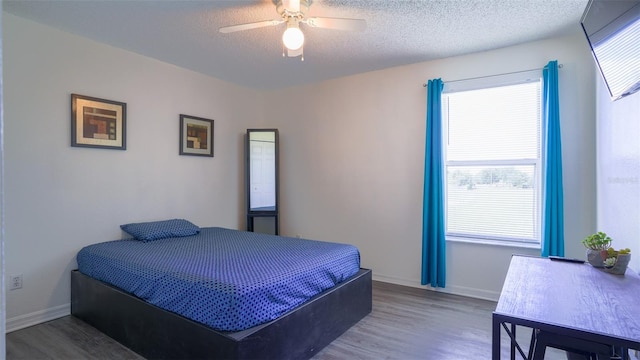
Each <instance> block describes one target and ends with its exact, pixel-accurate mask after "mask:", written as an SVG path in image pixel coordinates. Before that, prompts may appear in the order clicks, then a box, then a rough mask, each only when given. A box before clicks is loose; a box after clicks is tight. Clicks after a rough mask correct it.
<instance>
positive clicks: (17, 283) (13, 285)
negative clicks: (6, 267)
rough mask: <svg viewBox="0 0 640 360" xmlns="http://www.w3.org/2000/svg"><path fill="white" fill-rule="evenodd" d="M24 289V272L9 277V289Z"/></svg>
mask: <svg viewBox="0 0 640 360" xmlns="http://www.w3.org/2000/svg"><path fill="white" fill-rule="evenodd" d="M17 289H22V274H18V275H11V277H10V278H9V290H17Z"/></svg>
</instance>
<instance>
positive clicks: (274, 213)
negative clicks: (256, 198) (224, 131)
mask: <svg viewBox="0 0 640 360" xmlns="http://www.w3.org/2000/svg"><path fill="white" fill-rule="evenodd" d="M265 132H272V133H274V135H275V154H274V157H275V163H274V167H275V169H274V171H275V207H274V210H252V209H251V151H250V149H251V147H250V146H251V140H250V139H251V134H252V133H265ZM279 142H280V139H279V133H278V129H247V134H246V137H245V198H246V209H247V230H248V231H253V220H254V218H255V217H273V218H274V219H275V235H278V233H279V226H278V213H279V199H280V197H279V195H280V159H279V154H280V150H279Z"/></svg>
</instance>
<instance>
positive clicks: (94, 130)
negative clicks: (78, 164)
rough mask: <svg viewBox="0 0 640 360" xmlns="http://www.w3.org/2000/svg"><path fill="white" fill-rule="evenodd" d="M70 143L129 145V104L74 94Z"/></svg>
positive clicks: (108, 146)
mask: <svg viewBox="0 0 640 360" xmlns="http://www.w3.org/2000/svg"><path fill="white" fill-rule="evenodd" d="M71 146H73V147H90V148H101V149H114V150H126V149H127V104H126V103H123V102H120V101H113V100H105V99H100V98H96V97H91V96H84V95H79V94H71Z"/></svg>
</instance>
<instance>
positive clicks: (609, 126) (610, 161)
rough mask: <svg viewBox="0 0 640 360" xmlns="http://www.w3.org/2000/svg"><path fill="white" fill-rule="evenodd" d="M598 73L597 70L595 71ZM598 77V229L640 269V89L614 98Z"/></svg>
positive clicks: (598, 76)
mask: <svg viewBox="0 0 640 360" xmlns="http://www.w3.org/2000/svg"><path fill="white" fill-rule="evenodd" d="M594 73H595V72H594ZM594 76H595V77H597V104H598V106H597V119H598V120H597V129H598V131H597V133H598V146H597V148H598V161H597V164H598V165H597V166H598V229H599V230H600V231H604V232H606V233H607V234H608V235H609V236H611V238H612V239H613V243H612V246H613V247H614V248H616V249H618V248H629V249H631V263H630V264H629V266H630V267H631V268H633V269H634V270H635V271H640V143H639V141H640V93H636V94H633V95H630V96H627V97H625V98H623V99H621V100H618V101H615V102H612V101H611V100H610V98H609V93H608V92H607V89H606V87H605V85H604V82H603V81H602V79H601V77H600V75H599V74H596V75H594Z"/></svg>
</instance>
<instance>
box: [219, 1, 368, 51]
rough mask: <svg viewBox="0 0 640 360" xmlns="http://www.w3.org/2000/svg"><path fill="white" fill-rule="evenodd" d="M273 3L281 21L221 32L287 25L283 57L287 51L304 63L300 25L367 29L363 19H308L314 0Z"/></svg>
mask: <svg viewBox="0 0 640 360" xmlns="http://www.w3.org/2000/svg"><path fill="white" fill-rule="evenodd" d="M273 2H274V4H275V5H276V11H277V12H278V14H279V15H280V19H275V20H264V21H258V22H252V23H248V24H239V25H231V26H225V27H221V28H220V29H219V31H220V32H221V33H223V34H227V33H232V32H236V31H243V30H250V29H257V28H261V27H267V26H276V25H280V24H282V23H286V24H287V28H286V30H285V31H284V32H283V34H282V43H283V45H284V48H283V52H282V56H284V55H285V51H284V50H285V49H286V54H287V56H289V57H296V56H299V55H302V61H304V54H303V45H304V33H303V32H302V31H301V30H300V24H305V25H307V26H309V27H316V28H325V29H335V30H348V31H363V30H364V29H365V28H366V27H367V22H366V21H365V20H363V19H345V18H329V17H306V15H307V13H308V12H309V6H311V2H312V0H273Z"/></svg>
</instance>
